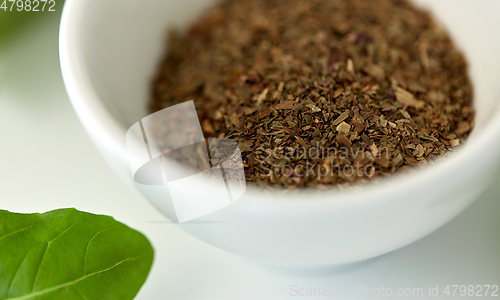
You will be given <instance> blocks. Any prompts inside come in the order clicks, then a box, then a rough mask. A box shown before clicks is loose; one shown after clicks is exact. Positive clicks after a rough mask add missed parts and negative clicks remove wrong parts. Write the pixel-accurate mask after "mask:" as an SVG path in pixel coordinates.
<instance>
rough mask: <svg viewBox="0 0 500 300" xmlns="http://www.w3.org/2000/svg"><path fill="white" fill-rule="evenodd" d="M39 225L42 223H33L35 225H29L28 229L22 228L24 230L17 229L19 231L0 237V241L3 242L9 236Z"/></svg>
mask: <svg viewBox="0 0 500 300" xmlns="http://www.w3.org/2000/svg"><path fill="white" fill-rule="evenodd" d="M41 223H43V222H39V223H35V224H32V225H30V226H28V227H24V228H21V229H19V230H16V231H14V232H11V233H7V234H6V235H4V236H2V237H0V241H1V240H3V239H4V238H6V237H8V236H11V235H14V234H16V233H19V232H22V231H25V230H27V229H30V228H31V227H35V226H37V225H40V224H41Z"/></svg>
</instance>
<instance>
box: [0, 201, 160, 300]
mask: <svg viewBox="0 0 500 300" xmlns="http://www.w3.org/2000/svg"><path fill="white" fill-rule="evenodd" d="M153 257H154V251H153V248H152V246H151V244H150V243H149V241H148V240H147V238H146V237H144V236H143V235H142V234H141V233H139V232H137V231H135V230H133V229H130V228H129V227H127V226H126V225H124V224H122V223H119V222H117V221H115V220H114V219H113V218H112V217H108V216H102V215H93V214H90V213H85V212H81V211H77V210H76V209H60V210H54V211H51V212H47V213H44V214H18V213H10V212H8V211H4V210H0V299H9V300H14V299H16V300H21V299H23V300H24V299H26V300H27V299H36V300H45V299H47V300H48V299H50V300H58V299H65V300H71V299H84V300H107V299H119V300H126V299H133V298H134V297H135V295H136V294H137V292H139V289H140V288H141V286H142V285H143V284H144V281H145V280H146V278H147V276H148V273H149V270H150V269H151V265H152V263H153Z"/></svg>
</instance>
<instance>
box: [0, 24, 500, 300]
mask: <svg viewBox="0 0 500 300" xmlns="http://www.w3.org/2000/svg"><path fill="white" fill-rule="evenodd" d="M57 30H58V18H57V15H56V14H54V15H53V17H52V18H49V19H47V20H44V21H41V22H39V23H38V24H34V25H32V26H31V27H30V28H27V29H26V30H25V31H23V32H21V34H20V35H19V36H17V37H16V38H15V39H14V40H12V41H11V43H9V46H8V47H7V48H6V49H4V51H3V52H2V53H0V209H7V210H10V211H16V212H45V211H48V210H52V209H56V208H63V207H76V208H77V209H80V210H84V211H88V212H93V213H99V214H107V215H111V216H114V217H115V218H116V219H117V220H119V221H121V222H124V223H126V224H127V225H129V226H131V227H133V228H135V229H138V230H139V231H141V232H143V233H144V234H145V235H146V236H147V237H148V238H149V239H150V241H151V242H152V244H153V246H154V247H155V250H156V258H155V263H154V265H153V269H152V271H151V273H150V275H149V278H148V280H147V282H146V284H145V285H144V286H143V288H142V290H141V291H140V293H139V295H138V296H137V299H148V300H153V299H175V300H177V299H218V300H220V299H232V300H234V299H236V300H238V299H289V298H290V299H297V298H298V299H304V298H305V299H316V298H318V299H327V298H335V297H299V296H296V297H293V296H291V295H290V292H291V289H290V288H291V286H292V285H296V286H297V287H301V288H321V287H323V286H324V285H329V286H332V287H334V288H342V289H345V288H349V286H352V287H357V286H358V285H367V286H368V287H371V288H373V289H374V288H382V287H385V288H391V289H393V291H394V293H396V291H397V289H398V288H423V289H424V291H425V292H426V293H427V290H428V286H429V285H432V287H435V286H436V285H438V286H439V288H440V290H441V291H443V290H444V288H445V287H446V285H453V284H458V285H471V284H472V285H478V284H480V285H483V284H489V285H494V284H496V285H500V201H498V200H499V198H500V197H499V196H500V172H498V176H497V177H498V180H497V182H498V183H499V184H496V185H495V186H493V187H491V188H490V189H489V190H488V191H487V192H486V193H485V194H484V195H483V196H482V197H481V198H480V199H479V200H478V201H477V202H476V203H475V204H474V205H472V206H471V207H470V208H469V209H468V210H467V211H466V212H465V213H463V214H462V215H460V216H459V217H458V218H457V219H455V220H454V221H452V222H451V223H449V224H448V225H446V226H445V227H443V228H442V229H440V230H438V231H437V232H435V233H434V234H432V235H430V236H428V237H427V238H425V239H423V240H421V241H419V242H417V243H415V244H412V245H410V246H408V247H406V248H404V249H401V250H399V251H396V252H393V253H390V254H387V255H385V256H383V257H379V258H376V259H372V260H370V261H366V262H362V263H359V264H356V265H352V266H345V267H341V268H337V269H325V270H319V271H310V270H309V271H306V270H301V271H299V270H292V269H286V268H276V267H271V266H267V265H264V264H260V263H256V262H252V261H249V260H246V259H244V258H240V257H237V256H234V255H232V254H228V253H225V252H223V251H221V250H218V249H216V248H213V247H211V246H209V245H206V244H204V243H202V242H200V241H198V240H196V239H194V238H192V237H190V236H188V235H187V234H185V233H184V232H182V231H181V230H180V229H179V227H180V226H217V224H216V223H215V224H185V225H179V224H177V225H175V224H161V223H154V222H156V221H164V220H165V219H164V218H163V217H162V216H161V215H160V214H159V213H158V212H157V211H155V210H154V208H153V207H152V206H151V205H149V204H148V203H147V202H146V201H145V200H142V199H141V198H139V197H138V196H136V195H135V194H133V193H132V192H131V191H130V190H128V188H127V187H126V186H125V185H124V184H123V183H122V182H120V181H119V179H118V178H117V177H116V176H115V175H114V173H113V172H112V171H111V169H110V168H109V167H108V166H107V165H106V163H105V162H104V160H103V159H102V158H101V157H100V155H99V154H98V153H97V150H96V149H95V148H94V146H93V145H92V144H91V142H90V140H89V138H88V137H87V135H86V133H85V132H84V130H83V128H82V126H81V125H80V123H79V121H78V119H77V117H76V115H75V113H74V112H73V110H72V107H71V105H70V103H69V100H68V98H67V96H66V93H65V90H64V86H63V83H62V79H61V75H60V71H59V62H58V53H57V34H58V32H57ZM466 171H467V170H464V172H466ZM443 180H446V179H443ZM402 196H404V195H402ZM499 294H500V292H499ZM441 296H443V294H442V293H441ZM341 298H348V299H366V298H367V297H363V296H362V295H360V296H352V297H341ZM372 298H373V299H383V297H374V296H373V297H372ZM403 298H404V297H403ZM427 298H429V297H422V298H421V299H427ZM439 298H447V299H470V298H475V297H467V296H465V297H439ZM439 298H437V299H439ZM483 298H484V297H483ZM498 298H500V297H498ZM493 299H495V298H493Z"/></svg>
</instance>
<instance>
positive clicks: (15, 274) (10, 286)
mask: <svg viewBox="0 0 500 300" xmlns="http://www.w3.org/2000/svg"><path fill="white" fill-rule="evenodd" d="M31 251H33V249H31V250H30V251H28V252H27V253H26V255H25V256H24V258H23V260H22V261H21V263H20V264H19V267H17V270H16V273H14V277H12V280H11V281H10V283H9V288H8V289H7V296H9V295H10V289H11V288H12V284H13V283H14V280H16V277H17V273H19V271H20V270H21V267H22V266H23V264H24V262H25V261H26V258H28V255H29V254H30V253H31Z"/></svg>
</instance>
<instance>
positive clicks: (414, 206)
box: [60, 0, 500, 266]
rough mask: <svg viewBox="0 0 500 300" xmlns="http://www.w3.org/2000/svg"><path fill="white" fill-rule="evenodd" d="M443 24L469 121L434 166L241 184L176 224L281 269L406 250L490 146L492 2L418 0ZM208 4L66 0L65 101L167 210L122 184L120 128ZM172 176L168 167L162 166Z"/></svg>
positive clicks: (136, 112)
mask: <svg viewBox="0 0 500 300" xmlns="http://www.w3.org/2000/svg"><path fill="white" fill-rule="evenodd" d="M418 2H419V4H422V5H424V6H427V7H429V8H430V9H431V10H432V11H433V12H434V13H435V15H436V16H437V18H438V19H439V20H441V22H442V23H443V24H444V25H445V26H446V27H447V28H448V29H449V31H450V32H451V33H452V35H453V36H454V38H455V40H456V42H457V44H458V45H459V47H460V48H462V50H463V51H464V53H465V54H466V57H467V59H468V60H469V63H470V74H471V78H472V80H473V83H474V85H475V106H476V109H477V119H476V125H475V129H474V131H473V134H472V136H471V137H470V138H469V140H468V143H466V145H465V146H463V147H462V148H461V149H459V150H458V151H457V153H456V155H455V156H453V157H452V158H450V159H449V160H447V161H445V162H441V163H439V164H437V165H435V166H429V167H426V168H423V169H421V170H419V171H414V172H410V173H408V174H406V175H398V176H394V177H392V178H390V179H387V180H383V181H381V182H379V183H376V184H370V185H366V186H365V187H363V188H361V189H359V188H358V189H356V188H354V189H347V190H344V191H342V192H340V191H336V190H331V191H323V192H317V191H312V190H308V191H303V192H300V193H297V194H292V195H290V194H289V195H286V196H283V195H282V194H278V193H264V192H262V191H260V190H258V189H257V188H254V187H247V191H246V193H245V195H244V197H243V198H242V199H241V200H239V201H237V202H236V203H234V204H232V205H230V206H228V207H227V208H224V209H222V210H220V211H218V212H216V213H213V214H211V215H209V216H206V217H204V218H202V219H200V220H201V221H220V222H221V223H203V222H199V223H198V224H188V225H182V226H181V228H182V229H184V230H185V231H187V232H189V233H190V234H192V235H193V236H195V237H197V238H198V239H200V240H202V241H205V242H207V243H209V244H211V245H214V246H216V247H219V248H221V249H224V250H227V251H229V252H232V253H236V254H239V255H242V256H246V257H250V258H254V259H257V260H261V261H266V262H270V263H274V264H280V265H289V266H325V265H335V264H345V263H351V262H355V261H360V260H364V259H368V258H371V257H375V256H378V255H381V254H384V253H387V252H390V251H393V250H395V249H398V248H400V247H403V246H406V245H408V244H410V243H412V242H414V241H416V240H418V239H420V238H422V237H424V236H426V235H427V234H429V233H431V232H432V231H434V230H436V229H437V228H439V227H440V226H442V225H443V224H445V223H446V222H448V221H450V220H451V219H452V218H453V217H455V216H457V215H458V214H459V213H460V212H462V211H463V210H464V209H465V208H466V207H467V206H468V205H470V204H471V203H472V202H473V201H474V200H475V199H476V198H477V197H478V196H479V195H480V194H481V192H482V191H484V190H485V188H486V187H487V186H488V185H489V184H490V183H491V178H492V173H493V172H494V171H495V170H496V168H497V165H498V163H497V162H498V155H497V153H498V152H499V150H500V118H499V117H498V106H499V101H498V100H499V99H500V85H499V84H500V55H498V53H500V40H499V35H498V34H497V30H498V29H500V18H498V17H497V16H498V15H499V13H500V5H499V4H498V2H497V1H495V0H483V1H477V0H425V1H424V0H420V1H418ZM210 5H212V1H211V0H183V1H175V0H164V1H160V0H143V1H134V0H121V1H115V0H86V1H78V0H67V1H66V5H65V8H64V14H63V18H62V25H61V33H60V56H61V67H62V71H63V76H64V81H65V84H66V88H67V91H68V93H69V96H70V98H71V102H72V103H73V106H74V108H75V110H76V112H77V114H78V116H79V117H80V120H81V122H82V123H83V125H84V126H85V128H86V130H87V131H88V133H89V135H90V136H91V138H92V140H93V141H94V143H95V145H96V146H97V148H98V149H99V150H100V152H101V153H102V155H103V156H104V157H105V159H106V160H107V161H108V163H109V164H110V165H111V167H112V168H113V169H114V171H115V172H116V173H117V174H118V175H119V176H120V177H121V178H122V179H123V180H124V181H125V182H126V183H127V184H128V185H129V186H130V187H132V188H133V189H135V190H136V191H138V192H139V193H141V194H142V195H143V196H144V197H145V198H146V199H148V200H149V201H150V202H151V203H152V204H153V205H155V206H156V207H157V208H158V210H160V211H161V212H162V213H163V214H165V215H166V216H167V217H170V218H173V219H175V213H174V210H173V206H172V204H171V201H170V199H169V197H168V191H167V190H166V187H161V186H160V187H150V186H141V185H138V184H136V183H135V182H134V181H133V178H132V174H131V171H130V167H129V164H128V160H127V155H126V146H125V132H126V130H127V129H128V127H129V126H130V125H132V124H133V123H135V122H136V121H138V120H140V119H141V118H143V117H145V116H146V115H148V111H147V102H148V100H149V97H148V96H149V92H150V86H151V79H152V78H153V75H154V74H155V71H156V67H157V64H158V63H159V60H160V58H161V57H162V53H163V51H164V50H165V46H166V44H165V41H166V38H165V35H166V32H167V28H168V26H179V27H181V28H182V27H186V26H187V25H188V24H189V21H190V20H193V18H196V16H197V15H198V14H199V13H201V12H202V11H203V10H205V9H206V8H207V7H209V6H210ZM171 171H172V172H175V171H176V170H171Z"/></svg>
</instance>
